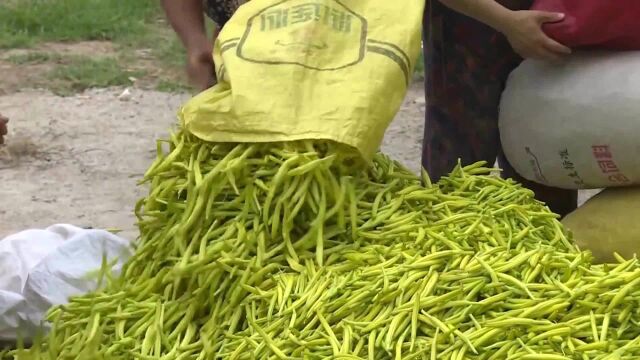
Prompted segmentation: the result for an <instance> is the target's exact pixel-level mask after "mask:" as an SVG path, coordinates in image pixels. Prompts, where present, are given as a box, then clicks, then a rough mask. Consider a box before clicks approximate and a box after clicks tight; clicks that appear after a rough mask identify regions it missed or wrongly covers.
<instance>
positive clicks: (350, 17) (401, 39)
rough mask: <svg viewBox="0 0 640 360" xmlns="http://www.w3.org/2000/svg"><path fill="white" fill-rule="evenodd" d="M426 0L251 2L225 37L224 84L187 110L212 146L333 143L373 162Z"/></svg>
mask: <svg viewBox="0 0 640 360" xmlns="http://www.w3.org/2000/svg"><path fill="white" fill-rule="evenodd" d="M423 10H424V0H406V1H404V2H403V3H402V6H398V3H397V2H393V1H387V0H285V1H282V0H252V1H250V2H248V3H247V4H245V5H243V6H242V7H241V8H240V9H239V10H238V11H237V12H236V13H235V15H234V16H233V18H232V19H231V20H230V21H229V22H228V23H227V24H226V25H225V27H224V28H223V29H222V31H221V32H220V35H219V36H218V39H217V41H216V44H215V48H214V60H215V63H216V74H217V76H218V79H219V83H218V84H217V85H216V86H214V87H213V88H211V89H209V90H207V91H205V92H203V93H201V94H199V95H197V96H195V97H194V98H193V99H191V100H190V101H189V102H188V103H187V104H185V106H183V108H182V110H181V112H180V117H181V119H182V122H183V125H184V127H185V128H186V129H187V130H188V131H190V132H191V133H193V134H194V135H196V136H198V137H200V138H201V139H204V140H208V141H213V142H274V141H294V140H303V139H325V140H333V141H336V142H339V143H342V144H346V145H348V146H351V147H353V148H356V149H358V150H359V151H360V153H361V154H362V155H363V156H364V158H365V159H368V158H370V157H371V156H372V155H373V154H374V153H375V152H376V151H377V149H378V147H379V145H380V143H381V141H382V137H383V135H384V132H385V130H386V128H387V127H388V125H389V123H390V122H391V121H392V120H393V118H394V116H395V114H396V113H397V111H398V109H399V108H400V106H401V104H402V101H403V98H404V96H405V93H406V91H407V87H408V85H409V83H410V81H411V77H412V73H413V68H414V65H415V61H416V59H417V58H418V54H419V52H420V50H421V48H420V44H421V29H422V15H423Z"/></svg>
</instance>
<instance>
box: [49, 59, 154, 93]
mask: <svg viewBox="0 0 640 360" xmlns="http://www.w3.org/2000/svg"><path fill="white" fill-rule="evenodd" d="M143 75H144V72H142V71H133V70H128V69H125V68H123V67H122V66H121V65H120V63H119V62H118V60H117V59H116V58H112V57H107V58H102V59H91V58H88V57H73V58H71V59H70V61H68V63H66V64H64V65H61V66H58V67H56V68H55V69H53V70H52V71H51V72H50V73H49V75H48V76H47V78H48V80H49V84H50V86H49V87H50V88H51V90H52V91H53V92H55V93H56V94H58V95H70V94H73V93H77V92H81V91H84V90H86V89H89V88H104V87H109V86H125V85H130V84H131V80H130V79H129V78H131V77H140V76H143Z"/></svg>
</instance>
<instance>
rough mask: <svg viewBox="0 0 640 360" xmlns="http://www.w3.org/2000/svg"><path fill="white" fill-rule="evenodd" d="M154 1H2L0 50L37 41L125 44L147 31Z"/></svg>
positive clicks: (156, 5)
mask: <svg viewBox="0 0 640 360" xmlns="http://www.w3.org/2000/svg"><path fill="white" fill-rule="evenodd" d="M159 11H160V10H159V1H158V0H2V1H1V2H0V48H15V47H27V46H31V45H34V44H36V43H38V42H41V41H80V40H110V41H115V42H127V41H130V40H131V39H132V38H136V37H140V36H142V35H144V34H146V33H148V32H149V26H148V24H149V22H151V20H153V19H156V18H157V17H158V14H159Z"/></svg>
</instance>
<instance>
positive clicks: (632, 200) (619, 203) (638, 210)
mask: <svg viewBox="0 0 640 360" xmlns="http://www.w3.org/2000/svg"><path fill="white" fill-rule="evenodd" d="M638 217H640V188H639V187H630V188H616V189H607V190H604V191H603V192H601V193H600V194H598V195H596V196H595V197H593V198H591V199H590V200H589V201H587V202H586V203H585V204H584V205H583V206H582V207H580V208H578V209H577V210H576V211H574V212H573V213H571V214H569V215H568V216H567V217H566V218H565V219H564V220H563V221H562V222H563V224H564V225H565V226H566V227H567V228H568V229H569V230H570V231H571V232H572V233H573V236H574V239H575V240H576V242H577V243H578V245H579V246H580V248H582V249H583V250H590V251H591V252H592V253H593V255H594V258H595V260H596V261H598V262H601V263H614V262H616V259H615V257H614V255H613V254H614V253H618V254H620V255H622V256H623V257H624V258H627V259H630V258H632V257H633V256H635V255H640V221H638Z"/></svg>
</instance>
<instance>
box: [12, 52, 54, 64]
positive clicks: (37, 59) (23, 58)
mask: <svg viewBox="0 0 640 360" xmlns="http://www.w3.org/2000/svg"><path fill="white" fill-rule="evenodd" d="M60 59H61V56H60V55H58V54H52V53H47V52H29V53H25V54H17V55H11V56H9V57H8V58H7V59H6V61H8V62H10V63H12V64H16V65H33V64H43V63H46V62H51V61H60Z"/></svg>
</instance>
